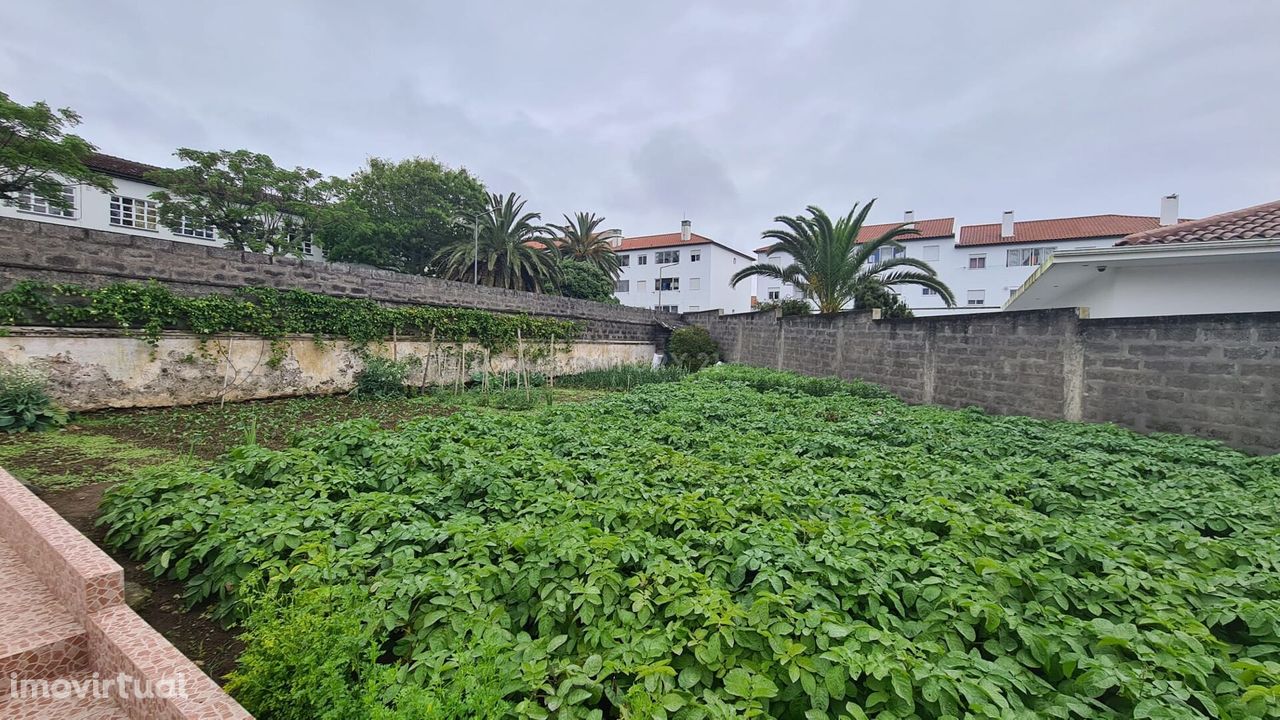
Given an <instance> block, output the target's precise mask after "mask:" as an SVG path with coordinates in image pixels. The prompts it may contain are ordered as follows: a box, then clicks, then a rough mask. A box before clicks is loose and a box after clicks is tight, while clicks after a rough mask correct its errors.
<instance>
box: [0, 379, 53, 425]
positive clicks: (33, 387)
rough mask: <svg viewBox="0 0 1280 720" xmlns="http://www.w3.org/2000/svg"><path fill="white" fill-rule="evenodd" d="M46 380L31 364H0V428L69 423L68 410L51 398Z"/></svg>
mask: <svg viewBox="0 0 1280 720" xmlns="http://www.w3.org/2000/svg"><path fill="white" fill-rule="evenodd" d="M47 383H48V379H47V378H45V376H44V375H41V374H40V373H39V372H37V371H35V370H33V369H31V368H28V367H24V366H19V365H10V366H8V367H2V368H0V430H3V431H4V432H28V431H31V432H39V431H41V430H47V429H49V428H52V427H58V426H60V425H64V424H66V422H67V413H66V412H64V411H63V410H62V409H61V408H59V407H58V406H57V405H55V404H54V402H53V400H52V399H50V398H49V391H48V390H47V388H46V385H47Z"/></svg>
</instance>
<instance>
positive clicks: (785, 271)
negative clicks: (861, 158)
mask: <svg viewBox="0 0 1280 720" xmlns="http://www.w3.org/2000/svg"><path fill="white" fill-rule="evenodd" d="M874 204H875V201H874V200H872V201H871V202H869V203H867V204H866V205H864V206H862V209H861V210H859V209H858V205H857V204H854V206H853V209H852V210H850V211H849V214H848V215H845V216H844V217H842V218H840V219H838V220H836V221H834V222H832V220H831V218H830V217H828V216H827V214H826V213H825V212H823V211H822V209H821V208H818V207H815V206H813V205H810V206H808V207H807V208H806V211H807V212H808V213H809V215H808V216H807V217H806V216H804V215H797V216H795V217H791V216H787V215H780V216H778V217H776V218H774V220H775V221H776V222H778V223H780V224H782V225H783V226H784V227H783V228H774V229H770V230H766V231H765V232H764V233H762V234H761V236H762V237H764V238H766V239H769V240H772V241H773V245H771V246H769V250H768V252H769V253H770V254H773V253H786V254H788V255H790V256H791V258H792V262H791V263H790V264H789V265H787V266H785V267H784V266H781V265H778V264H776V263H754V264H752V265H748V266H747V267H745V268H743V269H741V270H739V271H738V272H736V273H734V275H733V277H732V278H730V280H729V284H730V285H737V284H738V283H740V282H742V281H743V280H746V279H747V278H749V277H755V276H759V277H766V278H773V279H777V280H781V281H782V282H786V283H791V284H792V285H794V286H795V287H796V289H798V290H800V291H801V292H802V293H804V296H805V297H806V298H809V299H810V300H813V301H814V302H815V303H817V305H818V312H820V313H835V312H840V311H841V310H844V309H845V308H847V307H849V305H850V304H852V303H855V302H856V301H857V298H858V297H859V296H861V297H864V298H865V297H869V293H870V292H871V291H872V290H873V289H877V288H878V289H883V290H887V289H888V288H892V287H895V286H898V285H920V286H923V287H927V288H929V289H931V290H933V291H935V292H937V293H938V294H939V295H941V296H942V300H943V302H945V303H946V304H947V306H948V307H951V306H953V305H955V296H954V295H953V294H952V293H951V288H949V287H947V285H946V283H944V282H942V280H940V279H939V278H938V275H937V273H936V272H935V271H934V269H933V267H932V266H930V265H929V263H927V262H925V261H923V260H918V259H916V258H908V257H895V258H890V259H886V260H877V261H876V262H870V260H871V259H872V257H873V256H876V257H879V256H878V254H877V253H878V251H879V250H881V249H882V248H901V247H902V244H901V243H899V242H898V238H901V237H908V236H910V235H915V234H918V231H916V230H915V229H913V228H911V227H909V226H908V225H907V224H906V223H904V224H901V225H897V226H895V227H893V228H890V229H889V230H888V231H886V232H885V233H884V234H882V235H880V236H879V237H877V238H872V239H868V240H867V241H866V242H858V236H859V235H860V234H861V233H862V226H863V224H864V223H865V222H866V219H867V214H868V213H870V212H871V207H872V205H874Z"/></svg>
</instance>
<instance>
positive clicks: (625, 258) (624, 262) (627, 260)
mask: <svg viewBox="0 0 1280 720" xmlns="http://www.w3.org/2000/svg"><path fill="white" fill-rule="evenodd" d="M618 267H631V256H630V255H627V254H625V253H624V254H622V255H619V256H618Z"/></svg>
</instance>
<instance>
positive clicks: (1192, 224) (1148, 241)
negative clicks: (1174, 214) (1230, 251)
mask: <svg viewBox="0 0 1280 720" xmlns="http://www.w3.org/2000/svg"><path fill="white" fill-rule="evenodd" d="M1263 238H1280V200H1276V201H1274V202H1269V203H1265V204H1262V205H1254V206H1253V207H1248V208H1244V209H1243V210H1232V211H1231V212H1225V213H1221V214H1219V215H1212V216H1210V217H1207V218H1203V219H1201V220H1189V221H1184V222H1180V223H1178V224H1177V225H1165V226H1164V227H1159V228H1155V229H1153V230H1146V231H1143V232H1137V233H1134V234H1132V235H1130V236H1129V237H1127V238H1125V239H1123V240H1121V241H1120V242H1118V243H1116V245H1172V244H1175V243H1192V242H1218V241H1225V240H1258V239H1263Z"/></svg>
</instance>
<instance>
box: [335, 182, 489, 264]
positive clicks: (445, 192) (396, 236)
mask: <svg viewBox="0 0 1280 720" xmlns="http://www.w3.org/2000/svg"><path fill="white" fill-rule="evenodd" d="M487 207H488V195H487V193H486V191H485V187H484V184H483V183H482V182H480V181H479V180H478V179H476V178H475V177H474V176H473V175H471V174H470V173H469V172H467V171H466V170H465V169H463V168H458V169H453V168H450V167H449V166H447V165H445V164H443V163H441V162H439V161H438V160H435V159H434V158H421V157H415V158H410V159H407V160H401V161H398V162H397V161H392V160H384V159H382V158H370V159H369V165H368V167H366V168H364V169H363V170H360V171H359V172H357V173H355V174H354V175H352V176H351V178H350V179H349V180H347V181H346V183H345V184H344V186H343V187H342V193H341V197H340V199H339V200H338V201H337V202H335V203H334V204H332V205H330V206H328V207H326V208H325V210H324V212H323V214H324V218H325V219H324V222H322V223H320V224H319V226H318V228H317V238H318V239H319V241H320V243H321V245H323V246H324V251H325V257H326V258H328V259H330V260H336V261H339V262H355V263H362V264H365V265H374V266H376V267H380V268H385V269H387V270H395V271H398V272H405V273H415V274H419V273H423V272H424V271H426V269H427V266H428V265H429V264H430V262H431V260H432V258H434V257H435V256H436V255H437V254H438V253H439V252H440V251H441V250H442V249H443V248H445V247H447V246H449V245H451V244H453V243H456V242H460V241H462V240H470V239H471V220H472V218H474V217H475V216H476V215H477V214H478V213H482V212H484V211H485V210H486V208H487ZM464 218H465V220H466V222H459V220H460V219H464Z"/></svg>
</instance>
